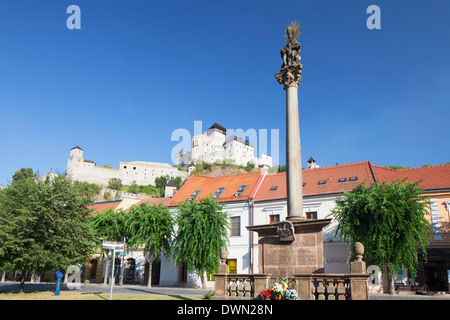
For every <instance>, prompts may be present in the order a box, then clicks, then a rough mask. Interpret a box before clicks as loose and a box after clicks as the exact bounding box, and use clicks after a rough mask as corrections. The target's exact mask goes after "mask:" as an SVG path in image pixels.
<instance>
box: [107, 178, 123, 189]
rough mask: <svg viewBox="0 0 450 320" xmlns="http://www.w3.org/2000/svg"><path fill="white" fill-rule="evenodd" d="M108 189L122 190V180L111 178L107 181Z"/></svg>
mask: <svg viewBox="0 0 450 320" xmlns="http://www.w3.org/2000/svg"><path fill="white" fill-rule="evenodd" d="M108 188H110V189H113V190H117V191H120V190H121V189H122V180H121V179H119V178H111V179H109V180H108Z"/></svg>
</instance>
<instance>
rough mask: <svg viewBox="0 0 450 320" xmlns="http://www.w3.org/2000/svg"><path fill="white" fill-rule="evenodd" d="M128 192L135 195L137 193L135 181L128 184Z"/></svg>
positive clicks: (137, 188)
mask: <svg viewBox="0 0 450 320" xmlns="http://www.w3.org/2000/svg"><path fill="white" fill-rule="evenodd" d="M128 192H130V193H134V194H136V193H138V192H139V187H138V185H137V184H136V181H133V182H132V183H131V184H130V186H129V187H128Z"/></svg>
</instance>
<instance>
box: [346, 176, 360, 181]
mask: <svg viewBox="0 0 450 320" xmlns="http://www.w3.org/2000/svg"><path fill="white" fill-rule="evenodd" d="M348 181H358V177H350V179H348Z"/></svg>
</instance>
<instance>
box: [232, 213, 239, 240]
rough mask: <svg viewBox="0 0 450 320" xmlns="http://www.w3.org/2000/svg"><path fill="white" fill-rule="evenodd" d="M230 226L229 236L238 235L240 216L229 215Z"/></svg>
mask: <svg viewBox="0 0 450 320" xmlns="http://www.w3.org/2000/svg"><path fill="white" fill-rule="evenodd" d="M230 226H231V230H230V236H232V237H239V236H240V235H241V217H231V218H230Z"/></svg>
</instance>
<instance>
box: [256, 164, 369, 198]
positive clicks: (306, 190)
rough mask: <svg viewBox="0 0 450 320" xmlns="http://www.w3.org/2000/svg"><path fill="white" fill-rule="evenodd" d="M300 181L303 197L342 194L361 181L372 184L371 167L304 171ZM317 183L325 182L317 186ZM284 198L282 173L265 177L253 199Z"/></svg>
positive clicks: (284, 186)
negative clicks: (340, 180) (355, 178)
mask: <svg viewBox="0 0 450 320" xmlns="http://www.w3.org/2000/svg"><path fill="white" fill-rule="evenodd" d="M351 177H357V181H349V179H350V178H351ZM341 178H346V179H347V180H346V182H339V179H341ZM302 180H303V184H305V186H304V187H303V195H304V196H312V195H319V194H323V195H326V194H335V193H342V192H343V191H349V190H351V189H352V188H353V187H354V186H356V185H358V184H359V183H360V182H362V181H366V185H369V184H370V183H371V182H373V181H374V173H373V165H372V164H371V163H370V162H368V161H365V162H356V163H348V164H341V165H336V166H330V167H321V168H314V169H306V170H302ZM319 181H325V182H324V184H319ZM275 186H276V187H277V188H276V190H271V188H272V187H275ZM286 198H287V189H286V173H285V172H283V173H276V174H270V175H267V176H266V177H265V179H264V181H263V183H262V185H261V187H260V188H259V191H258V192H257V193H256V196H255V198H254V199H255V201H266V200H275V199H286Z"/></svg>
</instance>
